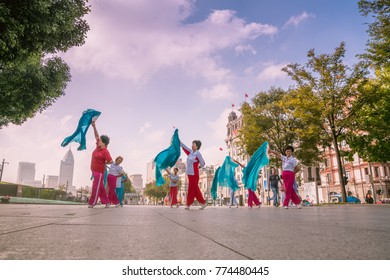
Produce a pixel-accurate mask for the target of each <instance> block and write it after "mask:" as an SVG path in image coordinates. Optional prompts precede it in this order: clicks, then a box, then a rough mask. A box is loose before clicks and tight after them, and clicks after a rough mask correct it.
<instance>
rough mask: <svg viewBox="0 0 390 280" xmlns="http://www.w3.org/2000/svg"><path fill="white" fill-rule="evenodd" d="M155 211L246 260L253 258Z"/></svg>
mask: <svg viewBox="0 0 390 280" xmlns="http://www.w3.org/2000/svg"><path fill="white" fill-rule="evenodd" d="M156 213H157V214H159V215H160V216H162V217H164V218H166V219H168V220H170V221H171V222H173V223H175V224H177V225H179V226H181V227H183V228H185V229H187V230H189V231H191V232H193V233H195V234H197V235H200V236H202V237H203V238H206V239H207V240H209V241H211V242H213V243H215V244H217V245H219V246H222V247H223V248H225V249H228V250H229V251H232V252H234V253H236V254H238V255H240V256H242V257H244V258H246V259H248V260H253V259H252V258H251V257H248V256H246V255H244V254H242V253H240V252H238V251H236V250H234V249H233V248H230V247H228V246H226V245H225V244H222V243H220V242H218V241H215V240H214V239H211V238H210V237H208V236H206V235H204V234H201V233H200V232H198V231H195V230H193V229H191V228H189V227H187V226H185V225H183V224H180V223H179V222H177V221H175V220H172V219H170V218H168V217H167V216H164V215H163V214H161V213H158V212H156Z"/></svg>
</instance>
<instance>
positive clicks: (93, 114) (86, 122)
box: [61, 109, 101, 151]
mask: <svg viewBox="0 0 390 280" xmlns="http://www.w3.org/2000/svg"><path fill="white" fill-rule="evenodd" d="M100 114H101V113H100V112H98V111H95V110H93V109H88V110H86V111H84V112H83V115H82V116H81V118H80V120H79V124H78V126H77V129H76V131H75V132H74V133H73V134H72V135H71V136H68V137H66V138H65V139H64V141H62V143H61V146H62V147H65V146H67V145H68V144H69V143H70V142H76V143H79V144H80V146H79V147H78V148H77V150H79V151H81V150H85V149H86V144H87V141H86V138H85V135H86V134H87V131H88V128H89V126H90V125H91V123H92V120H96V119H97V118H98V117H99V116H100Z"/></svg>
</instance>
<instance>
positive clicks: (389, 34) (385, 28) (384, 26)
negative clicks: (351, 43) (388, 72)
mask: <svg viewBox="0 0 390 280" xmlns="http://www.w3.org/2000/svg"><path fill="white" fill-rule="evenodd" d="M358 5H359V9H360V13H361V14H362V15H363V16H369V15H371V16H372V18H373V22H371V23H370V24H368V34H369V35H370V40H369V41H368V42H367V49H366V53H364V54H363V55H361V57H362V58H364V59H367V60H368V61H370V63H372V64H373V65H375V67H376V68H378V67H379V68H380V67H384V66H385V67H390V59H389V58H390V0H373V1H368V0H360V1H359V2H358Z"/></svg>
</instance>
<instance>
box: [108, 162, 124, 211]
mask: <svg viewBox="0 0 390 280" xmlns="http://www.w3.org/2000/svg"><path fill="white" fill-rule="evenodd" d="M122 161H123V157H121V156H119V157H117V158H116V159H115V163H112V164H111V166H110V170H109V171H108V176H107V185H108V199H109V201H110V203H111V204H114V205H115V207H118V206H119V200H118V197H117V196H116V193H115V189H116V185H117V178H121V177H122V176H123V175H124V174H125V172H124V171H123V168H122V166H120V164H121V163H122Z"/></svg>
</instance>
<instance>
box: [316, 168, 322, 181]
mask: <svg viewBox="0 0 390 280" xmlns="http://www.w3.org/2000/svg"><path fill="white" fill-rule="evenodd" d="M316 181H321V175H320V169H319V168H318V167H317V168H316Z"/></svg>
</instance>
